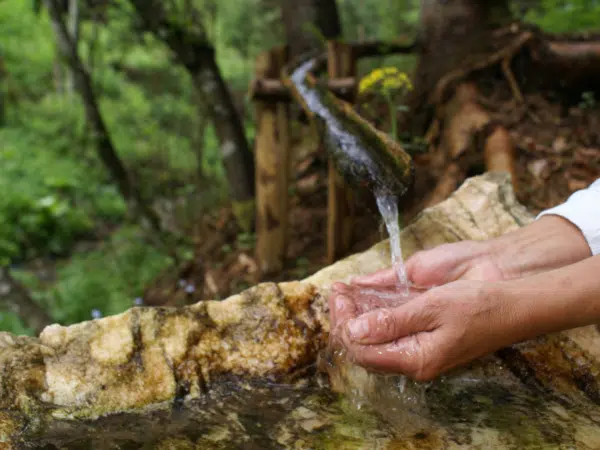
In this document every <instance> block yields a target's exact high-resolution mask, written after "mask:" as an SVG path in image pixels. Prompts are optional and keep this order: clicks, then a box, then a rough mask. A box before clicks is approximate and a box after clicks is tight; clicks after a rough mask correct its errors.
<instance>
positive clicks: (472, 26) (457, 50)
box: [408, 0, 511, 134]
mask: <svg viewBox="0 0 600 450" xmlns="http://www.w3.org/2000/svg"><path fill="white" fill-rule="evenodd" d="M510 20H511V14H510V10H509V5H508V0H452V1H440V0H421V19H420V29H419V37H418V44H419V45H418V48H419V61H418V63H417V67H416V70H415V74H414V80H415V89H414V91H413V93H412V95H411V98H410V99H409V105H410V110H411V113H410V114H411V118H410V124H408V125H409V126H408V128H410V130H411V131H412V132H413V133H416V134H423V133H424V132H425V128H426V126H427V124H428V123H429V119H430V118H431V106H432V105H429V104H428V100H427V98H428V96H429V93H430V92H432V90H433V88H434V87H435V85H436V84H437V82H438V81H439V80H440V78H441V77H442V76H444V74H446V73H448V72H449V71H451V70H453V69H455V68H456V67H458V66H459V65H460V64H461V63H462V62H463V61H464V60H465V58H467V57H468V56H470V55H473V54H477V53H482V52H485V51H487V50H490V46H491V43H492V41H493V39H492V38H491V34H492V32H493V30H494V29H497V28H498V27H499V26H502V25H503V24H505V23H507V22H508V21H510Z"/></svg>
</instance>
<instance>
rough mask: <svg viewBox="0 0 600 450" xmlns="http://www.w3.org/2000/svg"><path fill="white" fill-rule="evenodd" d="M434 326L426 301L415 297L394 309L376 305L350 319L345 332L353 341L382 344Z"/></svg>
mask: <svg viewBox="0 0 600 450" xmlns="http://www.w3.org/2000/svg"><path fill="white" fill-rule="evenodd" d="M425 295H426V294H424V295H423V296H425ZM340 323H341V322H340ZM434 325H435V318H434V313H433V311H432V310H431V308H429V307H428V302H427V300H426V299H425V300H424V301H421V300H419V299H417V300H414V301H409V302H408V303H405V304H404V305H402V306H399V307H396V308H380V309H377V310H374V311H370V312H367V313H365V314H362V315H361V316H358V317H357V318H355V319H351V320H349V321H348V323H347V324H346V332H347V334H348V337H349V338H350V340H351V341H352V342H354V343H356V344H360V345H370V344H385V343H387V342H392V341H397V340H398V339H402V338H404V337H407V336H409V335H411V334H415V333H420V332H425V331H431V330H432V329H433V328H434Z"/></svg>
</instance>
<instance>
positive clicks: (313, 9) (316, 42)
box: [281, 0, 342, 58]
mask: <svg viewBox="0 0 600 450" xmlns="http://www.w3.org/2000/svg"><path fill="white" fill-rule="evenodd" d="M281 15H282V20H283V24H284V26H285V35H286V41H287V42H288V44H289V46H290V56H291V58H295V57H297V56H298V55H300V54H302V53H304V52H306V51H309V50H312V49H315V48H319V47H322V46H323V44H324V43H323V42H321V39H320V38H319V34H321V35H322V37H324V38H325V39H337V38H339V37H341V35H342V25H341V22H340V17H339V14H338V9H337V4H336V2H335V0H282V1H281Z"/></svg>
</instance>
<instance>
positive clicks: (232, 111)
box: [131, 0, 254, 229]
mask: <svg viewBox="0 0 600 450" xmlns="http://www.w3.org/2000/svg"><path fill="white" fill-rule="evenodd" d="M131 4H132V5H133V7H134V8H135V10H136V12H137V14H138V16H139V18H140V19H141V22H142V25H143V27H144V29H146V30H147V31H149V32H151V33H153V34H154V35H155V36H156V37H157V38H158V39H160V40H162V41H163V42H165V44H167V46H168V47H169V48H170V49H171V51H172V52H173V54H174V55H175V56H176V57H177V59H178V60H179V62H180V63H181V64H182V65H183V66H184V67H185V68H186V69H187V71H188V72H189V74H190V75H191V77H192V79H193V82H194V85H195V87H196V89H197V90H198V92H199V93H200V94H201V95H200V97H201V99H202V100H204V102H205V106H206V110H207V112H208V114H209V116H210V119H211V120H212V123H213V125H214V127H215V132H216V135H217V139H218V140H219V145H220V148H221V156H222V159H223V164H224V166H225V172H226V174H227V180H228V182H229V187H230V194H231V199H232V202H233V206H234V211H235V212H236V218H237V219H238V222H239V223H240V225H241V226H242V227H243V228H246V229H247V228H249V227H250V226H251V224H252V223H253V220H254V206H253V200H254V164H253V158H252V153H251V152H250V149H249V147H248V142H247V140H246V136H245V133H244V128H243V124H242V122H241V120H240V116H239V114H238V112H237V110H236V108H235V105H234V102H233V99H232V97H231V94H230V92H229V90H228V89H227V85H226V83H225V80H224V79H223V77H222V75H221V71H220V70H219V67H218V65H217V62H216V59H215V50H214V48H213V46H212V44H211V43H210V42H209V41H208V38H207V36H206V33H205V32H204V29H203V28H201V26H200V25H199V24H198V23H194V24H193V25H191V26H190V25H186V24H185V23H184V21H179V20H177V19H173V14H171V13H169V14H167V12H166V10H165V8H164V4H163V3H162V2H159V1H156V0H131ZM194 12H195V11H190V17H193V16H194V14H193V13H194Z"/></svg>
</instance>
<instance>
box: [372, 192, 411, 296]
mask: <svg viewBox="0 0 600 450" xmlns="http://www.w3.org/2000/svg"><path fill="white" fill-rule="evenodd" d="M375 198H376V200H377V206H378V207H379V212H380V214H381V217H382V218H383V220H384V222H385V227H386V228H387V231H388V235H389V237H390V253H391V255H392V267H393V268H394V269H395V270H396V274H397V275H398V279H397V280H396V282H397V287H398V290H399V291H400V292H402V293H403V294H404V295H405V296H408V295H409V289H410V285H409V282H408V277H407V275H406V267H405V266H404V260H403V259H402V245H401V242H400V225H399V223H398V217H399V216H398V197H396V196H395V195H391V194H386V193H382V192H378V193H376V194H375Z"/></svg>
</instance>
